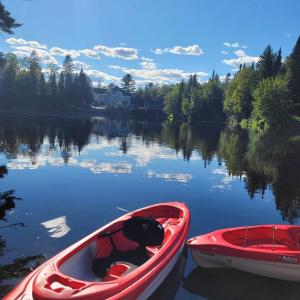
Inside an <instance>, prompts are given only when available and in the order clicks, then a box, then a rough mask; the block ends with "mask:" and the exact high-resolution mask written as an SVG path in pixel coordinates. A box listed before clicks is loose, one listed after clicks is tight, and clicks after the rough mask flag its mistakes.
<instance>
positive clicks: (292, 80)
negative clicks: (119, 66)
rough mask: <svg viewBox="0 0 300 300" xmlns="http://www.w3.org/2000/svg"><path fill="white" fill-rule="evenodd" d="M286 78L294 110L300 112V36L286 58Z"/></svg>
mask: <svg viewBox="0 0 300 300" xmlns="http://www.w3.org/2000/svg"><path fill="white" fill-rule="evenodd" d="M287 78H288V88H289V91H290V94H291V96H292V99H293V102H294V104H295V109H296V112H297V113H298V114H300V36H299V38H298V40H297V42H296V45H295V46H294V49H293V52H292V53H291V55H290V56H289V58H288V60H287Z"/></svg>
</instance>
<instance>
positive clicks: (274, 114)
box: [252, 77, 291, 126]
mask: <svg viewBox="0 0 300 300" xmlns="http://www.w3.org/2000/svg"><path fill="white" fill-rule="evenodd" d="M290 105H291V101H290V97H289V93H288V89H287V83H286V80H284V79H283V78H282V77H276V78H268V79H264V80H263V81H262V82H260V83H259V85H258V87H257V88H256V90H255V91H254V104H253V113H252V115H253V118H254V119H255V120H256V121H260V122H261V124H266V125H270V126H275V125H282V124H286V123H287V121H288V120H289V109H290Z"/></svg>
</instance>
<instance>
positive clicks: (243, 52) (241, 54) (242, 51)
mask: <svg viewBox="0 0 300 300" xmlns="http://www.w3.org/2000/svg"><path fill="white" fill-rule="evenodd" d="M234 54H235V55H236V56H238V57H244V56H247V55H246V53H245V51H244V50H240V49H239V50H236V51H234Z"/></svg>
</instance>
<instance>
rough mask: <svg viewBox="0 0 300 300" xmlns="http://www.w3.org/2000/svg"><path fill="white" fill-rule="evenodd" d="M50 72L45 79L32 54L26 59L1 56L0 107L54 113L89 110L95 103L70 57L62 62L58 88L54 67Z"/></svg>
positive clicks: (35, 57)
mask: <svg viewBox="0 0 300 300" xmlns="http://www.w3.org/2000/svg"><path fill="white" fill-rule="evenodd" d="M49 69H50V75H49V77H48V78H45V74H44V73H43V72H42V69H41V66H40V62H39V58H38V55H37V53H36V52H35V51H33V52H32V53H31V55H30V57H29V58H26V59H18V58H17V56H16V55H14V54H12V53H7V54H6V55H3V54H2V53H0V107H1V108H18V109H23V108H25V109H42V110H45V109H55V110H56V109H66V107H68V106H69V107H74V106H89V105H90V104H91V103H92V102H93V101H94V94H93V91H92V87H91V83H90V80H89V78H88V77H87V76H86V74H85V73H84V72H83V71H82V70H81V72H80V74H79V75H77V74H76V73H75V69H74V64H73V61H72V59H71V57H70V56H67V57H66V58H65V61H64V66H63V71H62V72H61V74H60V78H59V82H58V84H57V80H56V71H57V66H56V65H50V66H49ZM46 79H47V80H46Z"/></svg>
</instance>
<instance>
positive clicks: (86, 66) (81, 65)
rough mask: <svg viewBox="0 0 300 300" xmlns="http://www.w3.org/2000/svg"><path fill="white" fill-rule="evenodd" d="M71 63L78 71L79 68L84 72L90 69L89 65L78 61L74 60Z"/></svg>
mask: <svg viewBox="0 0 300 300" xmlns="http://www.w3.org/2000/svg"><path fill="white" fill-rule="evenodd" d="M73 63H74V66H75V68H76V69H78V70H80V69H81V68H82V69H84V70H87V69H88V68H89V67H90V65H88V64H86V63H84V62H82V61H79V60H74V61H73Z"/></svg>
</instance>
